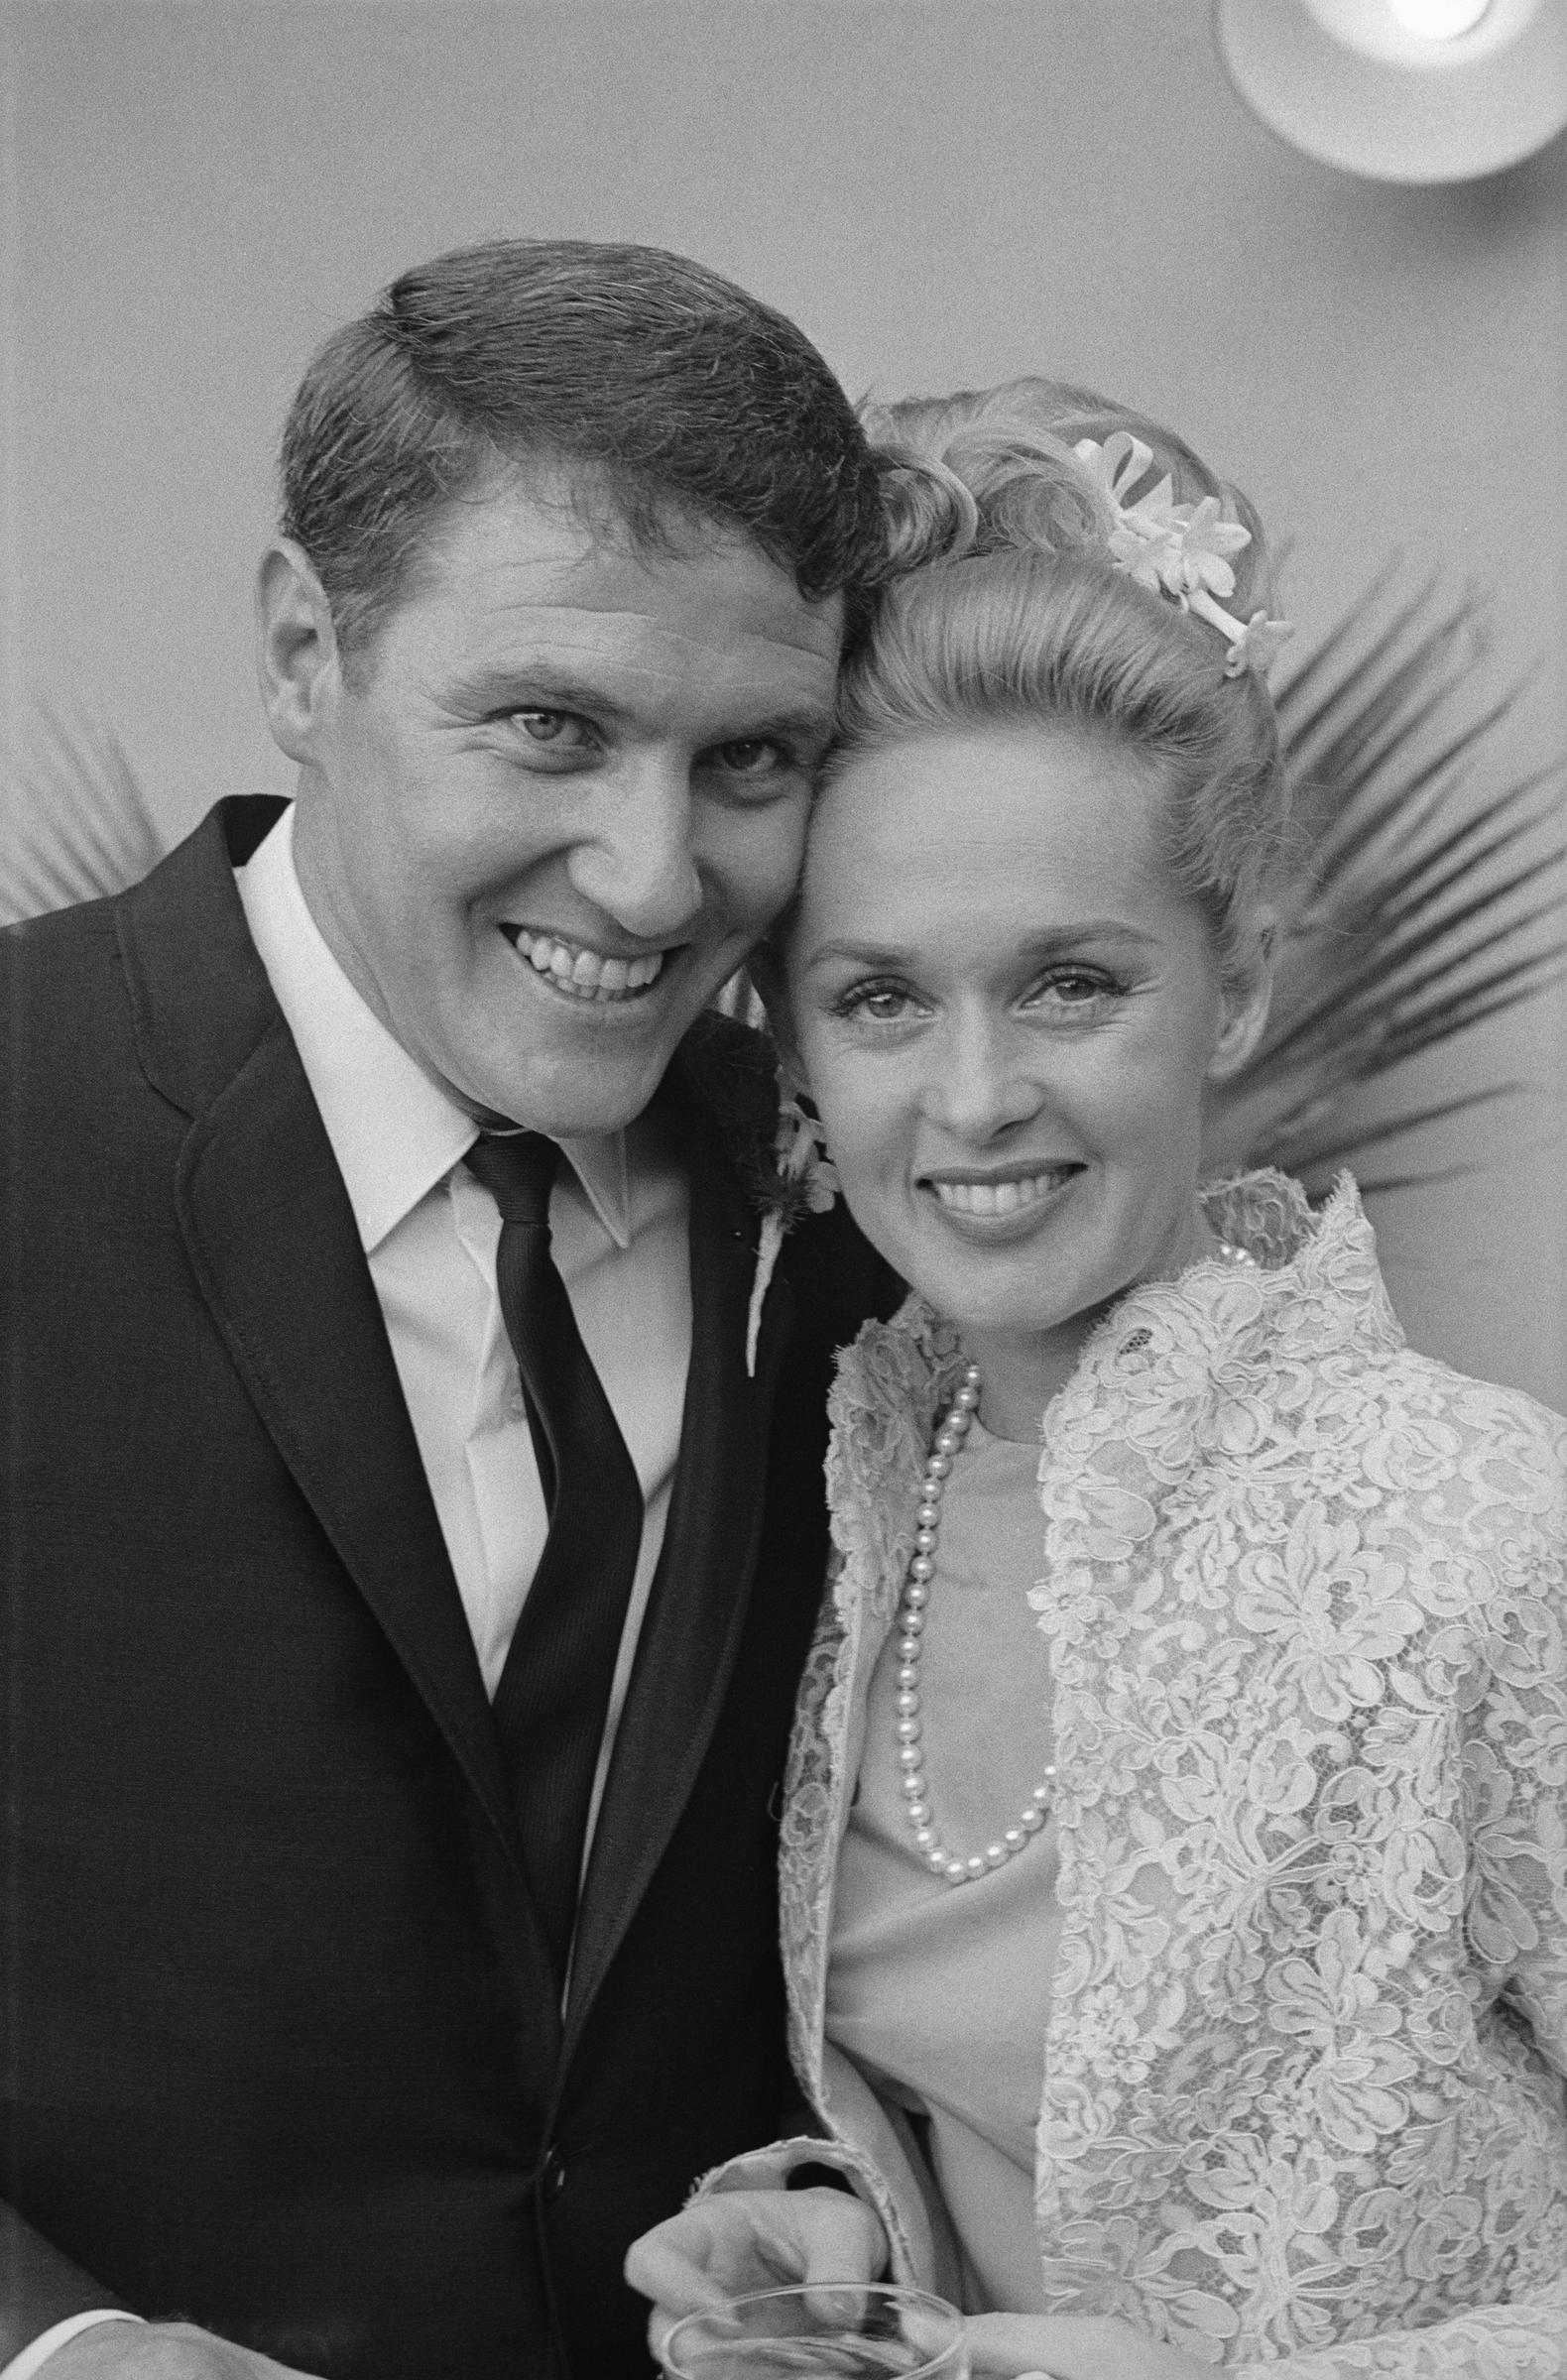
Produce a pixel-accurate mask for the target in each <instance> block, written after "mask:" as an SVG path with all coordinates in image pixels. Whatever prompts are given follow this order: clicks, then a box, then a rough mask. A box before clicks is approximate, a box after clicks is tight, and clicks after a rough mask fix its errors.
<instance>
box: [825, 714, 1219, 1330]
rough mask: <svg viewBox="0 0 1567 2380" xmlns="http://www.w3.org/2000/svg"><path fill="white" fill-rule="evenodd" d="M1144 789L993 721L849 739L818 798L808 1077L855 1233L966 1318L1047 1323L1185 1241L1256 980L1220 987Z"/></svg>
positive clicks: (1102, 763)
mask: <svg viewBox="0 0 1567 2380" xmlns="http://www.w3.org/2000/svg"><path fill="white" fill-rule="evenodd" d="M1158 802H1159V794H1158V788H1157V783H1156V780H1155V778H1154V776H1153V773H1152V772H1151V770H1150V769H1149V767H1148V766H1147V764H1145V762H1143V761H1142V760H1141V759H1140V758H1139V757H1138V756H1136V755H1135V754H1132V753H1130V752H1126V751H1123V750H1120V749H1118V748H1117V747H1115V746H1114V745H1111V744H1109V743H1106V744H1103V745H1101V744H1099V743H1097V742H1090V741H1089V740H1087V739H1086V738H1084V737H1082V736H1081V735H1079V734H1078V733H1077V732H1076V731H1075V730H1072V729H1070V728H1061V727H1056V726H1053V725H1052V726H1049V727H1045V728H1036V727H1032V726H1022V727H1013V726H1010V725H1009V726H1006V727H996V728H993V729H989V728H987V729H976V730H967V729H965V730H955V731H954V732H952V733H950V734H946V735H939V736H938V735H930V736H927V737H924V738H921V739H918V740H915V741H911V742H908V743H905V744H902V745H897V746H890V747H888V748H886V749H884V750H881V751H878V752H873V753H870V754H867V755H866V756H864V757H863V758H861V759H860V760H858V761H856V762H854V763H853V764H851V765H850V766H849V767H848V769H846V771H845V772H844V773H843V774H842V775H841V776H840V777H839V778H838V779H837V780H836V782H835V783H834V784H833V785H832V786H831V788H830V789H829V790H828V791H827V793H826V794H825V795H824V796H823V797H822V800H821V802H820V804H819V807H818V809H817V811H816V814H815V817H814V820H813V823H812V826H811V831H810V839H809V844H808V848H807V853H806V862H805V874H804V880H803V884H802V887H801V895H800V903H799V908H798V912H797V919H796V923H795V925H794V929H793V931H792V934H791V937H790V943H789V954H788V955H789V979H788V980H789V994H790V1000H789V1008H790V1015H791V1018H792V1021H793V1025H794V1030H795V1033H796V1036H797V1044H798V1056H799V1059H800V1062H801V1065H802V1068H803V1072H804V1075H805V1077H806V1084H807V1088H808V1090H809V1092H810V1094H811V1096H812V1097H813V1098H814V1100H815V1102H816V1104H817V1107H818V1108H819V1110H820V1114H821V1118H822V1123H823V1125H824V1127H825V1131H826V1141H827V1148H828V1152H829V1154H830V1155H831V1157H832V1159H833V1161H834V1163H835V1164H836V1165H837V1167H838V1169H839V1172H840V1175H841V1178H842V1182H843V1189H844V1195H845V1197H846V1198H847V1200H848V1203H849V1206H850V1208H851V1210H852V1211H853V1213H854V1215H855V1218H856V1220H857V1221H858V1223H859V1224H860V1227H861V1229H862V1230H863V1231H864V1232H865V1233H866V1235H867V1237H868V1238H869V1239H870V1240H872V1241H873V1242H874V1243H875V1245H876V1246H877V1247H878V1248H879V1249H881V1251H882V1253H883V1254H884V1255H885V1256H886V1257H887V1258H888V1260H889V1261H890V1262H891V1263H892V1264H893V1265H894V1266H895V1268H896V1269H897V1270H898V1271H899V1272H900V1273H901V1274H902V1275H903V1277H904V1279H905V1280H906V1281H908V1282H909V1283H910V1284H911V1285H912V1286H913V1287H914V1288H915V1289H917V1290H918V1291H919V1292H920V1294H921V1295H922V1296H923V1297H924V1298H926V1299H927V1300H928V1302H929V1303H930V1304H931V1305H932V1306H933V1307H934V1308H935V1309H936V1311H937V1312H938V1313H939V1314H942V1315H944V1316H946V1317H947V1318H948V1319H949V1320H951V1321H953V1322H955V1323H957V1324H958V1325H959V1326H960V1327H963V1328H964V1329H965V1330H966V1332H967V1333H968V1334H969V1335H970V1337H971V1339H975V1340H977V1339H978V1338H979V1337H980V1336H981V1335H985V1334H990V1335H995V1334H997V1333H1000V1334H1002V1335H1004V1336H1005V1337H1007V1338H1009V1339H1013V1338H1016V1337H1018V1336H1020V1335H1022V1336H1023V1337H1025V1338H1035V1337H1038V1336H1040V1335H1043V1334H1049V1333H1050V1332H1052V1331H1055V1330H1057V1329H1058V1328H1059V1327H1060V1326H1062V1325H1063V1324H1068V1323H1070V1322H1071V1321H1072V1320H1073V1319H1074V1318H1076V1317H1080V1316H1082V1315H1084V1314H1085V1313H1086V1312H1088V1311H1089V1310H1091V1309H1093V1308H1096V1307H1098V1306H1100V1305H1101V1304H1103V1302H1104V1301H1105V1300H1106V1299H1107V1298H1110V1297H1112V1296H1114V1295H1115V1294H1116V1293H1117V1292H1118V1291H1120V1290H1122V1289H1124V1288H1126V1287H1127V1286H1128V1285H1129V1284H1130V1283H1132V1282H1134V1281H1137V1280H1144V1279H1154V1278H1160V1277H1165V1276H1168V1275H1171V1274H1173V1273H1175V1272H1178V1271H1179V1270H1180V1268H1181V1267H1182V1265H1183V1264H1185V1263H1186V1262H1188V1261H1190V1259H1191V1258H1192V1256H1193V1255H1195V1254H1196V1253H1198V1252H1199V1250H1200V1249H1201V1248H1202V1247H1203V1246H1204V1245H1206V1241H1205V1237H1204V1234H1203V1231H1202V1227H1201V1225H1200V1223H1199V1221H1198V1218H1197V1209H1196V1199H1195V1192H1196V1186H1197V1179H1198V1145H1199V1136H1200V1125H1201V1110H1202V1099H1203V1090H1204V1086H1205V1084H1206V1083H1207V1082H1208V1081H1209V1080H1210V1079H1212V1078H1215V1077H1217V1076H1218V1075H1220V1074H1222V1073H1227V1072H1231V1071H1233V1070H1234V1069H1235V1068H1236V1067H1237V1066H1239V1065H1240V1063H1241V1062H1242V1060H1243V1059H1244V1057H1245V1056H1246V1054H1247V1052H1248V1050H1249V1049H1250V1047H1251V1046H1252V1043H1253V1041H1254V1040H1255V1038H1256V1035H1257V1033H1258V1032H1260V1031H1261V1028H1262V1021H1263V1014H1264V1011H1265V1010H1266V985H1264V984H1263V983H1261V982H1260V983H1259V985H1258V986H1257V987H1256V988H1255V990H1254V991H1253V992H1252V993H1250V994H1249V995H1247V996H1245V997H1243V998H1232V997H1228V996H1227V995H1226V993H1225V992H1224V991H1223V990H1222V989H1221V986H1220V982H1219V978H1218V974H1217V971H1216V968H1215V966H1214V962H1213V957H1212V953H1211V950H1210V946H1209V940H1208V934H1207V931H1206V928H1205V925H1204V922H1203V919H1202V917H1201V914H1200V912H1199V911H1198V909H1197V908H1196V907H1195V905H1194V904H1193V903H1192V902H1191V901H1190V900H1189V899H1188V898H1187V897H1186V896H1185V895H1184V894H1182V893H1181V892H1179V891H1178V890H1177V888H1176V887H1174V886H1173V885H1172V884H1171V883H1170V881H1169V878H1168V874H1167V872H1166V869H1165V867H1164V864H1163V862H1162V860H1161V857H1160V854H1159V849H1158V843H1157V829H1158ZM1260 973H1261V970H1260Z"/></svg>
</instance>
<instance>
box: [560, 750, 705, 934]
mask: <svg viewBox="0 0 1567 2380" xmlns="http://www.w3.org/2000/svg"><path fill="white" fill-rule="evenodd" d="M696 832H697V815H696V807H695V804H694V802H693V801H692V798H691V784H690V773H689V770H688V769H687V767H686V766H685V765H684V763H683V761H682V762H675V761H672V760H668V761H665V760H663V759H660V760H656V761H655V760H650V761H649V762H647V763H645V764H644V765H643V766H641V767H639V768H636V769H633V770H628V771H627V772H626V773H624V774H621V775H619V776H618V777H617V780H616V782H615V783H614V784H613V785H607V786H606V787H605V788H604V792H603V796H602V799H601V801H600V802H599V804H598V805H597V807H596V810H595V814H594V817H593V821H592V829H591V832H589V833H588V834H585V835H584V836H583V838H582V840H581V841H580V842H579V843H578V844H577V845H576V846H575V848H574V850H573V851H572V854H571V861H570V874H571V881H572V884H573V885H574V886H575V888H576V890H577V891H578V892H580V893H582V895H583V896H584V898H586V899H588V900H590V901H592V902H593V903H594V905H595V906H596V907H598V908H601V909H603V910H604V911H605V912H606V914H607V915H609V916H611V917H613V918H614V920H615V922H616V923H617V925H620V926H623V927H624V929H625V930H626V932H627V933H628V934H635V935H636V936H637V938H638V939H639V940H640V941H644V942H671V941H674V940H676V939H677V938H678V937H679V935H680V934H681V933H682V932H683V931H684V929H685V928H686V927H687V926H688V925H689V924H690V922H691V920H692V918H693V917H694V916H695V915H696V912H697V910H698V909H699V908H700V907H701V905H702V880H701V876H700V873H699V870H698V867H697V850H696Z"/></svg>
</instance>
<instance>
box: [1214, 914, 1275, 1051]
mask: <svg viewBox="0 0 1567 2380" xmlns="http://www.w3.org/2000/svg"><path fill="white" fill-rule="evenodd" d="M1223 999H1224V1021H1223V1023H1222V1024H1221V1026H1220V1028H1219V1038H1218V1040H1217V1041H1216V1043H1215V1044H1214V1051H1213V1055H1212V1057H1211V1058H1210V1059H1209V1061H1208V1068H1207V1073H1208V1080H1209V1082H1211V1083H1227V1082H1230V1081H1232V1080H1233V1079H1234V1077H1235V1076H1236V1075H1238V1074H1239V1073H1240V1071H1241V1069H1242V1067H1243V1066H1244V1065H1245V1064H1246V1062H1247V1060H1248V1058H1249V1057H1251V1055H1252V1053H1253V1051H1254V1050H1255V1049H1256V1047H1257V1045H1258V1043H1259V1042H1260V1041H1261V1040H1262V1038H1263V1035H1264V1033H1265V1032H1266V1030H1267V1012H1268V1010H1269V1008H1270V1007H1271V1006H1272V1000H1273V914H1272V911H1271V910H1270V909H1269V910H1263V911H1261V912H1260V913H1259V915H1258V917H1257V919H1256V921H1255V924H1254V926H1253V930H1252V933H1251V936H1250V938H1249V941H1248V945H1247V950H1246V953H1245V956H1244V958H1243V959H1242V960H1241V962H1240V963H1239V964H1238V965H1237V967H1236V968H1235V969H1234V970H1233V971H1232V973H1231V975H1230V977H1229V979H1228V981H1227V982H1226V984H1225V987H1224V992H1223Z"/></svg>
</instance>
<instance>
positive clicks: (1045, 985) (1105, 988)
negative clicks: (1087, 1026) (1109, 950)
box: [1029, 967, 1121, 1009]
mask: <svg viewBox="0 0 1567 2380" xmlns="http://www.w3.org/2000/svg"><path fill="white" fill-rule="evenodd" d="M1120 989H1121V986H1120V985H1119V984H1115V983H1112V982H1111V980H1110V978H1109V977H1108V976H1104V975H1098V974H1096V973H1095V972H1094V971H1093V970H1092V969H1091V968H1086V967H1059V968H1057V969H1056V970H1055V971H1054V973H1053V974H1051V975H1047V976H1046V977H1045V979H1044V981H1043V982H1042V983H1041V984H1040V985H1039V986H1038V987H1037V989H1036V990H1035V991H1034V992H1032V993H1031V994H1030V995H1029V1000H1030V1004H1031V1005H1038V1004H1040V1003H1044V1002H1050V1003H1052V1004H1053V1005H1054V1006H1056V1007H1057V1008H1062V1009H1087V1008H1092V1007H1093V1006H1094V1004H1095V1002H1096V1001H1101V1000H1106V999H1109V998H1110V997H1111V996H1112V995H1113V994H1114V993H1116V992H1118V991H1119V990H1120Z"/></svg>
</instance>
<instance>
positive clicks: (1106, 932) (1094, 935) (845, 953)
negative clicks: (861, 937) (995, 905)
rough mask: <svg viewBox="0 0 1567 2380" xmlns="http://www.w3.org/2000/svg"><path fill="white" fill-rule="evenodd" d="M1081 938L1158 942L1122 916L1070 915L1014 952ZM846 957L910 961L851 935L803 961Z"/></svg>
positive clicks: (1030, 954) (1054, 951) (1025, 953)
mask: <svg viewBox="0 0 1567 2380" xmlns="http://www.w3.org/2000/svg"><path fill="white" fill-rule="evenodd" d="M1085 942H1119V943H1123V944H1126V943H1135V944H1136V945H1137V946H1138V948H1140V949H1143V950H1149V949H1152V948H1154V947H1155V946H1156V945H1157V942H1158V936H1157V934H1150V933H1147V932H1145V930H1144V928H1143V927H1142V926H1138V925H1132V924H1129V923H1128V921H1127V919H1126V918H1124V917H1084V918H1081V919H1078V918H1074V919H1073V921H1072V923H1071V924H1070V925H1061V926H1050V927H1048V928H1047V929H1046V930H1044V931H1043V932H1040V933H1038V934H1031V935H1029V937H1028V939H1027V940H1026V941H1025V942H1022V943H1020V944H1019V946H1018V952H1017V956H1018V958H1019V959H1020V960H1021V961H1023V962H1024V963H1025V965H1030V966H1031V965H1034V964H1036V963H1037V962H1039V961H1041V960H1044V959H1053V958H1058V957H1059V956H1060V955H1061V954H1062V952H1069V951H1075V950H1078V949H1080V948H1081V946H1082V944H1083V943H1085ZM845 959H846V960H849V961H851V962H852V963H853V964H854V965H855V966H857V967H905V966H908V965H910V964H911V959H910V954H909V952H908V951H907V950H906V949H904V948H901V947H899V946H897V945H895V944H892V943H880V942H859V941H855V940H854V939H853V938H852V937H841V938H835V939H834V940H833V941H831V942H818V943H817V945H816V947H815V948H814V949H813V950H812V952H811V954H810V956H809V958H808V959H807V961H806V965H807V967H819V966H821V965H823V964H824V963H825V962H827V961H829V960H831V961H837V960H845Z"/></svg>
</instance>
